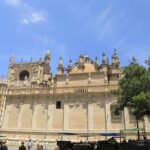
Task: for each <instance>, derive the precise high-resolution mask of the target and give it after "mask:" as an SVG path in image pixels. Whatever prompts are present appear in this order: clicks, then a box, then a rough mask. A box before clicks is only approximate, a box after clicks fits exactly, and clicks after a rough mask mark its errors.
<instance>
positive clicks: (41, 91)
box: [7, 85, 118, 95]
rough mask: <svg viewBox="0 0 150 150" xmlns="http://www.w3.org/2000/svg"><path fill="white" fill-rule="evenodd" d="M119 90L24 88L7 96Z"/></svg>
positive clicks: (104, 88)
mask: <svg viewBox="0 0 150 150" xmlns="http://www.w3.org/2000/svg"><path fill="white" fill-rule="evenodd" d="M117 88H118V85H99V86H98V85H96V86H93V85H92V86H82V87H81V86H79V87H78V86H74V87H51V88H45V89H44V88H22V89H8V91H7V95H34V94H35V95H36V94H61V93H96V92H109V91H111V90H115V89H117Z"/></svg>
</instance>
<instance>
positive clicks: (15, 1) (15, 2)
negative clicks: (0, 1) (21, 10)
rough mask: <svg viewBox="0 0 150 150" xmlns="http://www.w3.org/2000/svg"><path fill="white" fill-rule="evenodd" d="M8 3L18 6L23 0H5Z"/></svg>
mask: <svg viewBox="0 0 150 150" xmlns="http://www.w3.org/2000/svg"><path fill="white" fill-rule="evenodd" d="M4 2H5V4H6V5H10V6H13V7H18V6H20V5H21V4H22V0H5V1H4Z"/></svg>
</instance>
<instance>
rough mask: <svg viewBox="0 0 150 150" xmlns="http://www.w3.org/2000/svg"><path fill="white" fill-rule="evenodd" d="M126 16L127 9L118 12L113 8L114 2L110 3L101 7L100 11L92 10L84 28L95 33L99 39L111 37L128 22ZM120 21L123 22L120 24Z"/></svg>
mask: <svg viewBox="0 0 150 150" xmlns="http://www.w3.org/2000/svg"><path fill="white" fill-rule="evenodd" d="M87 11H91V10H87ZM125 16H126V11H125V10H122V12H119V14H118V13H117V12H115V11H114V10H113V6H112V4H110V5H109V6H107V7H105V8H101V9H100V10H99V12H98V13H92V12H91V15H89V16H88V19H87V20H86V23H85V26H84V27H83V29H84V30H87V31H91V32H92V34H93V33H94V34H95V35H96V38H97V40H98V41H100V40H102V39H103V38H110V36H111V35H113V34H115V33H116V32H118V31H119V30H120V28H121V27H123V26H124V25H125V24H126V23H127V22H128V19H126V18H125ZM120 22H121V24H119V23H120Z"/></svg>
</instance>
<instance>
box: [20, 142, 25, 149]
mask: <svg viewBox="0 0 150 150" xmlns="http://www.w3.org/2000/svg"><path fill="white" fill-rule="evenodd" d="M19 150H26V147H25V146H24V142H23V141H22V142H21V146H20V147H19Z"/></svg>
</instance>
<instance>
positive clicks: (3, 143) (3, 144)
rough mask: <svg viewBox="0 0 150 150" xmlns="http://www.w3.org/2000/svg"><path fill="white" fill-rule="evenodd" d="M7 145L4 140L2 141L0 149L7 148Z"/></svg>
mask: <svg viewBox="0 0 150 150" xmlns="http://www.w3.org/2000/svg"><path fill="white" fill-rule="evenodd" d="M7 149H8V147H7V145H6V142H2V146H1V150H7Z"/></svg>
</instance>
